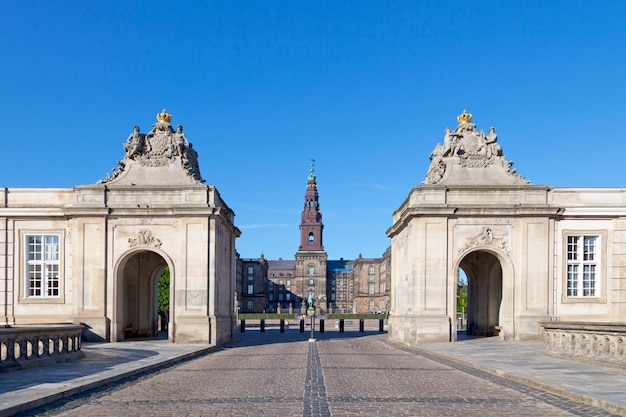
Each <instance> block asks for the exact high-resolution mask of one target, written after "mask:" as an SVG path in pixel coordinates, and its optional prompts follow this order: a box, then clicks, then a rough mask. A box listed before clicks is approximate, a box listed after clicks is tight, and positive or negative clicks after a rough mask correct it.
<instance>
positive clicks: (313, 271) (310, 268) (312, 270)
mask: <svg viewBox="0 0 626 417" xmlns="http://www.w3.org/2000/svg"><path fill="white" fill-rule="evenodd" d="M313 274H315V267H314V266H309V275H313Z"/></svg>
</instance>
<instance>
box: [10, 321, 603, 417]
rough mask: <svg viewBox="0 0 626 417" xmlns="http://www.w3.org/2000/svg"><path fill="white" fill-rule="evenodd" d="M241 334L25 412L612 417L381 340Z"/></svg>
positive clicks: (331, 335)
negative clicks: (214, 347) (148, 372)
mask: <svg viewBox="0 0 626 417" xmlns="http://www.w3.org/2000/svg"><path fill="white" fill-rule="evenodd" d="M317 337H318V339H317V342H313V343H311V342H309V341H308V334H307V333H303V334H302V333H297V332H294V331H290V332H287V333H285V334H281V333H278V332H266V333H259V332H247V333H245V334H242V335H241V340H240V341H238V342H236V343H233V344H231V345H229V346H228V347H226V348H224V349H221V350H219V351H215V352H213V353H210V354H207V355H205V356H202V357H200V358H197V359H194V360H191V361H189V362H186V363H183V364H179V365H177V366H173V367H170V368H166V369H163V370H161V371H160V372H157V373H153V374H151V375H145V376H143V377H140V378H137V379H133V380H128V381H125V382H123V383H118V384H116V385H114V386H109V387H106V388H103V389H100V390H99V391H97V392H90V393H86V394H82V395H80V396H78V397H73V398H71V399H68V400H63V401H57V402H55V403H50V404H48V405H46V406H45V407H42V408H39V409H37V410H31V411H30V412H28V413H24V414H22V415H23V416H26V415H28V416H32V415H46V416H81V417H85V416H91V417H97V416H107V417H110V416H125V417H133V416H189V417H195V416H482V417H486V416H533V417H540V416H541V417H543V416H610V415H611V414H610V413H607V412H605V411H603V410H601V409H598V408H594V407H591V406H587V405H582V404H578V403H576V402H572V401H570V400H567V399H565V398H562V397H558V396H555V395H553V394H549V393H546V392H544V391H541V390H538V389H534V388H530V387H527V386H524V385H520V384H518V383H515V382H511V381H508V380H504V379H501V378H498V377H495V376H493V375H490V374H487V373H484V372H481V371H478V370H474V369H471V368H466V367H464V366H462V365H458V364H456V363H453V362H448V361H445V360H442V359H438V358H435V357H429V356H428V355H425V354H422V353H417V352H414V351H411V350H410V349H404V348H400V347H398V346H395V345H392V344H390V343H389V342H388V341H387V335H386V334H373V335H372V334H369V335H363V334H359V333H344V334H339V333H335V332H333V333H330V332H328V333H322V334H318V335H317Z"/></svg>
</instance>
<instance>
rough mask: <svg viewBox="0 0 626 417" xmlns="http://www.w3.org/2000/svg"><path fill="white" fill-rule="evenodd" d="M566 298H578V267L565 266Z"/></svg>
mask: <svg viewBox="0 0 626 417" xmlns="http://www.w3.org/2000/svg"><path fill="white" fill-rule="evenodd" d="M567 296H568V297H576V296H578V265H567Z"/></svg>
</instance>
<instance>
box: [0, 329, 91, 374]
mask: <svg viewBox="0 0 626 417" xmlns="http://www.w3.org/2000/svg"><path fill="white" fill-rule="evenodd" d="M83 327H84V326H83V325H82V324H77V325H71V324H67V325H65V324H63V325H32V326H26V325H24V326H14V327H7V328H0V371H2V372H4V371H8V370H17V369H25V368H32V367H36V366H43V365H46V364H50V363H55V362H63V361H67V360H73V359H78V358H81V357H83V356H84V353H83V352H82V351H81V344H82V340H81V334H82V332H83Z"/></svg>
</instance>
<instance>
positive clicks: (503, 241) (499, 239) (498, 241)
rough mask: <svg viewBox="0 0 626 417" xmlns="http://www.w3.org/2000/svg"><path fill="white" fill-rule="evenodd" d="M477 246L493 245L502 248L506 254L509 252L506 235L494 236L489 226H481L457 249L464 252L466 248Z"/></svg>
mask: <svg viewBox="0 0 626 417" xmlns="http://www.w3.org/2000/svg"><path fill="white" fill-rule="evenodd" d="M478 246H493V247H494V248H497V249H501V250H504V251H505V252H506V253H507V254H509V248H508V245H507V235H506V234H504V235H502V236H494V234H493V230H492V229H491V227H483V229H482V230H481V232H480V233H478V234H477V235H476V236H474V237H471V238H469V239H467V241H466V242H465V245H464V246H463V247H462V248H461V249H459V253H463V252H466V251H467V250H468V249H471V248H474V247H478Z"/></svg>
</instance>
